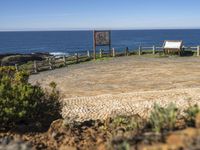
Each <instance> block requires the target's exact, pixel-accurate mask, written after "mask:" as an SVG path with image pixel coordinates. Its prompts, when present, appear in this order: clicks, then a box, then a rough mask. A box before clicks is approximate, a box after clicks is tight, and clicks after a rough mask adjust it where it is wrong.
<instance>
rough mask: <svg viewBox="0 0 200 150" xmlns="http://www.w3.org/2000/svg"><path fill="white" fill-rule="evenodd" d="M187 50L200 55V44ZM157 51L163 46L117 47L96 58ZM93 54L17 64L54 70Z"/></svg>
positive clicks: (21, 67)
mask: <svg viewBox="0 0 200 150" xmlns="http://www.w3.org/2000/svg"><path fill="white" fill-rule="evenodd" d="M183 48H184V50H186V51H191V52H194V53H196V56H200V46H197V47H185V46H184V47H183ZM157 53H159V54H160V53H163V47H157V46H151V47H145V46H139V47H138V50H132V51H129V50H128V49H125V50H124V52H122V51H120V52H117V51H116V49H115V48H112V50H111V53H109V52H106V51H104V50H102V49H100V50H99V54H97V56H96V58H97V59H99V58H103V57H119V56H129V55H144V54H152V55H155V54H157ZM93 58H94V57H93V55H91V52H90V51H86V52H85V53H81V54H78V53H75V54H74V55H71V56H68V57H66V56H62V57H61V56H59V57H55V56H52V57H48V58H46V59H45V60H43V61H33V62H31V63H27V64H23V65H17V64H16V65H15V67H16V69H17V70H22V69H25V70H27V71H28V72H30V73H38V72H40V71H45V70H52V69H55V68H60V67H65V66H68V65H71V64H76V63H80V62H86V61H90V60H91V59H93Z"/></svg>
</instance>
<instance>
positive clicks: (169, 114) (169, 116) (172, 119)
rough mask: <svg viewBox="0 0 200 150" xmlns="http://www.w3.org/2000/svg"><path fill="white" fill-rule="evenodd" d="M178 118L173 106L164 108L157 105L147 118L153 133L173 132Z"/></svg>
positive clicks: (176, 110)
mask: <svg viewBox="0 0 200 150" xmlns="http://www.w3.org/2000/svg"><path fill="white" fill-rule="evenodd" d="M177 116H178V109H177V108H176V106H175V105H174V104H172V103H171V104H170V105H169V106H168V107H166V108H164V107H161V106H159V105H157V104H155V105H154V110H153V111H152V112H151V115H150V117H149V123H150V125H151V127H152V129H153V131H155V132H161V131H163V130H173V129H174V127H175V123H176V120H177Z"/></svg>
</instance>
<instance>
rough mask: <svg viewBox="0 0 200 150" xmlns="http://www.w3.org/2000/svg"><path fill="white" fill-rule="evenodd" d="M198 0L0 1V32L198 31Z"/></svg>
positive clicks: (199, 21)
mask: <svg viewBox="0 0 200 150" xmlns="http://www.w3.org/2000/svg"><path fill="white" fill-rule="evenodd" d="M199 6H200V0H165V1H164V0H0V30H1V31H2V30H3V31H4V30H72V29H99V28H102V29H160V28H165V29H168V28H200V9H199Z"/></svg>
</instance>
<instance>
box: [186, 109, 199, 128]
mask: <svg viewBox="0 0 200 150" xmlns="http://www.w3.org/2000/svg"><path fill="white" fill-rule="evenodd" d="M185 113H186V122H187V124H188V125H189V126H194V125H195V119H196V116H197V114H198V113H200V108H199V106H198V105H193V106H192V105H191V106H190V107H189V108H188V109H187V110H185Z"/></svg>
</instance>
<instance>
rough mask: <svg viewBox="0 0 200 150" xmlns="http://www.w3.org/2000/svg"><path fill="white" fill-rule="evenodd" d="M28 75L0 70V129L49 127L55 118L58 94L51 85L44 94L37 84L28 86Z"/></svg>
mask: <svg viewBox="0 0 200 150" xmlns="http://www.w3.org/2000/svg"><path fill="white" fill-rule="evenodd" d="M28 77H29V75H28V74H27V73H26V72H24V71H16V70H15V68H14V67H0V110H1V111H0V122H1V124H0V129H1V130H8V129H12V128H14V127H16V126H18V125H20V124H30V123H33V122H36V121H37V122H39V123H40V124H49V123H50V122H51V121H53V120H55V119H57V118H58V117H59V110H60V104H59V92H57V90H56V84H55V83H51V87H52V91H51V92H46V91H44V90H42V88H41V87H40V86H39V85H31V84H29V83H28Z"/></svg>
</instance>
